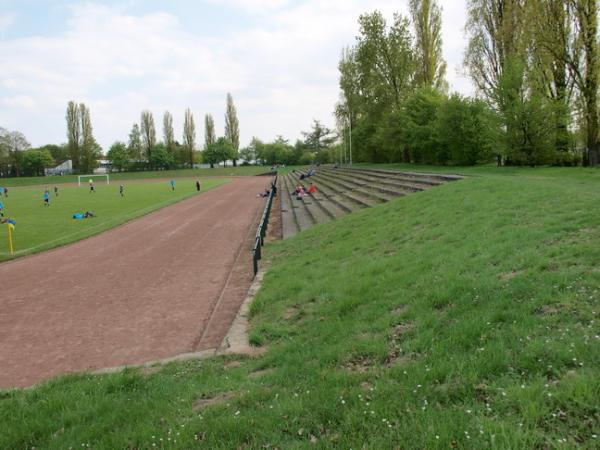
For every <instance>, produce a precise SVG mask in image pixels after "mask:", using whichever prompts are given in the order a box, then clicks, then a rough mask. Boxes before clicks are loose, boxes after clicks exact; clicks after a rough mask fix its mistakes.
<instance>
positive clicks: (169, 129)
mask: <svg viewBox="0 0 600 450" xmlns="http://www.w3.org/2000/svg"><path fill="white" fill-rule="evenodd" d="M163 142H164V144H165V147H166V148H167V151H168V152H169V153H171V154H173V153H174V152H175V131H174V130H173V116H172V115H171V113H170V112H169V111H165V113H164V115H163Z"/></svg>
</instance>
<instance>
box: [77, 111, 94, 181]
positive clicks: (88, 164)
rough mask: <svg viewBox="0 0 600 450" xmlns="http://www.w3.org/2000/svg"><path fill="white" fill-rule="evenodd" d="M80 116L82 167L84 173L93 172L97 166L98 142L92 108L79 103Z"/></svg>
mask: <svg viewBox="0 0 600 450" xmlns="http://www.w3.org/2000/svg"><path fill="white" fill-rule="evenodd" d="M79 117H80V121H81V143H80V151H81V155H80V156H81V158H80V168H81V171H82V172H84V173H92V172H93V171H94V169H95V168H96V156H97V155H96V153H97V152H96V145H97V144H96V140H95V139H94V135H93V129H92V119H91V117H90V110H89V108H88V107H87V106H85V104H83V103H81V104H80V105H79Z"/></svg>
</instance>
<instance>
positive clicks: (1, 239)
mask: <svg viewBox="0 0 600 450" xmlns="http://www.w3.org/2000/svg"><path fill="white" fill-rule="evenodd" d="M225 182H227V179H224V178H221V179H218V178H214V179H213V178H210V179H206V180H203V181H202V190H203V191H204V190H207V189H212V188H213V187H216V186H219V185H221V184H223V183H225ZM95 186H96V193H95V194H90V193H89V188H88V186H87V184H85V185H82V186H81V187H75V186H60V187H59V195H58V197H55V195H54V192H53V186H52V185H49V189H50V192H51V198H50V206H49V207H45V206H44V205H43V198H42V196H43V193H44V188H43V187H39V188H33V187H19V188H14V189H9V195H8V198H4V197H3V198H2V199H1V200H2V202H3V203H4V207H5V216H6V217H11V218H14V219H15V220H16V221H17V225H16V228H15V232H14V246H15V254H14V256H15V257H18V256H23V255H27V254H30V253H36V252H40V251H43V250H47V249H49V248H53V247H58V246H60V245H64V244H67V243H70V242H74V241H78V240H80V239H84V238H86V237H89V236H92V235H94V234H98V233H101V232H102V231H105V230H108V229H110V228H114V227H116V226H118V225H121V224H122V223H125V222H127V221H129V220H131V219H133V218H135V217H139V216H142V215H144V214H147V213H149V212H151V211H154V210H157V209H159V208H162V207H165V206H168V205H170V204H172V203H175V202H178V201H180V200H183V199H185V198H188V197H191V196H192V195H196V193H197V192H196V187H195V185H194V182H193V181H190V180H188V181H183V180H180V181H179V183H176V189H175V191H172V190H171V187H170V185H169V184H168V183H167V182H144V183H125V196H124V197H123V198H121V197H120V195H119V183H117V182H113V183H111V184H110V185H106V184H103V183H95ZM86 211H91V212H93V213H94V214H95V215H96V217H94V218H90V219H84V220H75V219H73V214H74V213H75V212H82V213H84V212H86ZM6 235H7V229H6V226H4V225H2V226H0V261H3V260H6V259H10V258H11V256H10V255H9V252H8V242H7V239H6Z"/></svg>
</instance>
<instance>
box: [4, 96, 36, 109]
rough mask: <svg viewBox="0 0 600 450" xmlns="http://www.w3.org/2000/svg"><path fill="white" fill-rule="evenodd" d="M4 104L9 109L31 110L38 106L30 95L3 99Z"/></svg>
mask: <svg viewBox="0 0 600 450" xmlns="http://www.w3.org/2000/svg"><path fill="white" fill-rule="evenodd" d="M2 104H3V105H4V106H6V107H8V108H16V109H31V108H33V107H35V106H36V104H35V100H34V99H33V98H31V97H30V96H28V95H16V96H14V97H6V98H3V99H2Z"/></svg>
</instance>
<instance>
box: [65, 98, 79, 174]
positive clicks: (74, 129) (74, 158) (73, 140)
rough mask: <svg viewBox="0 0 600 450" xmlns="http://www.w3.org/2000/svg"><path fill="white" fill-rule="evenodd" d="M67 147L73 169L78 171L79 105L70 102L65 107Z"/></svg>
mask: <svg viewBox="0 0 600 450" xmlns="http://www.w3.org/2000/svg"><path fill="white" fill-rule="evenodd" d="M66 119H67V147H68V149H69V155H70V157H71V162H72V164H73V169H75V170H79V138H80V135H81V123H80V121H79V105H78V104H77V103H75V102H74V101H70V102H69V103H68V105H67V114H66Z"/></svg>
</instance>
